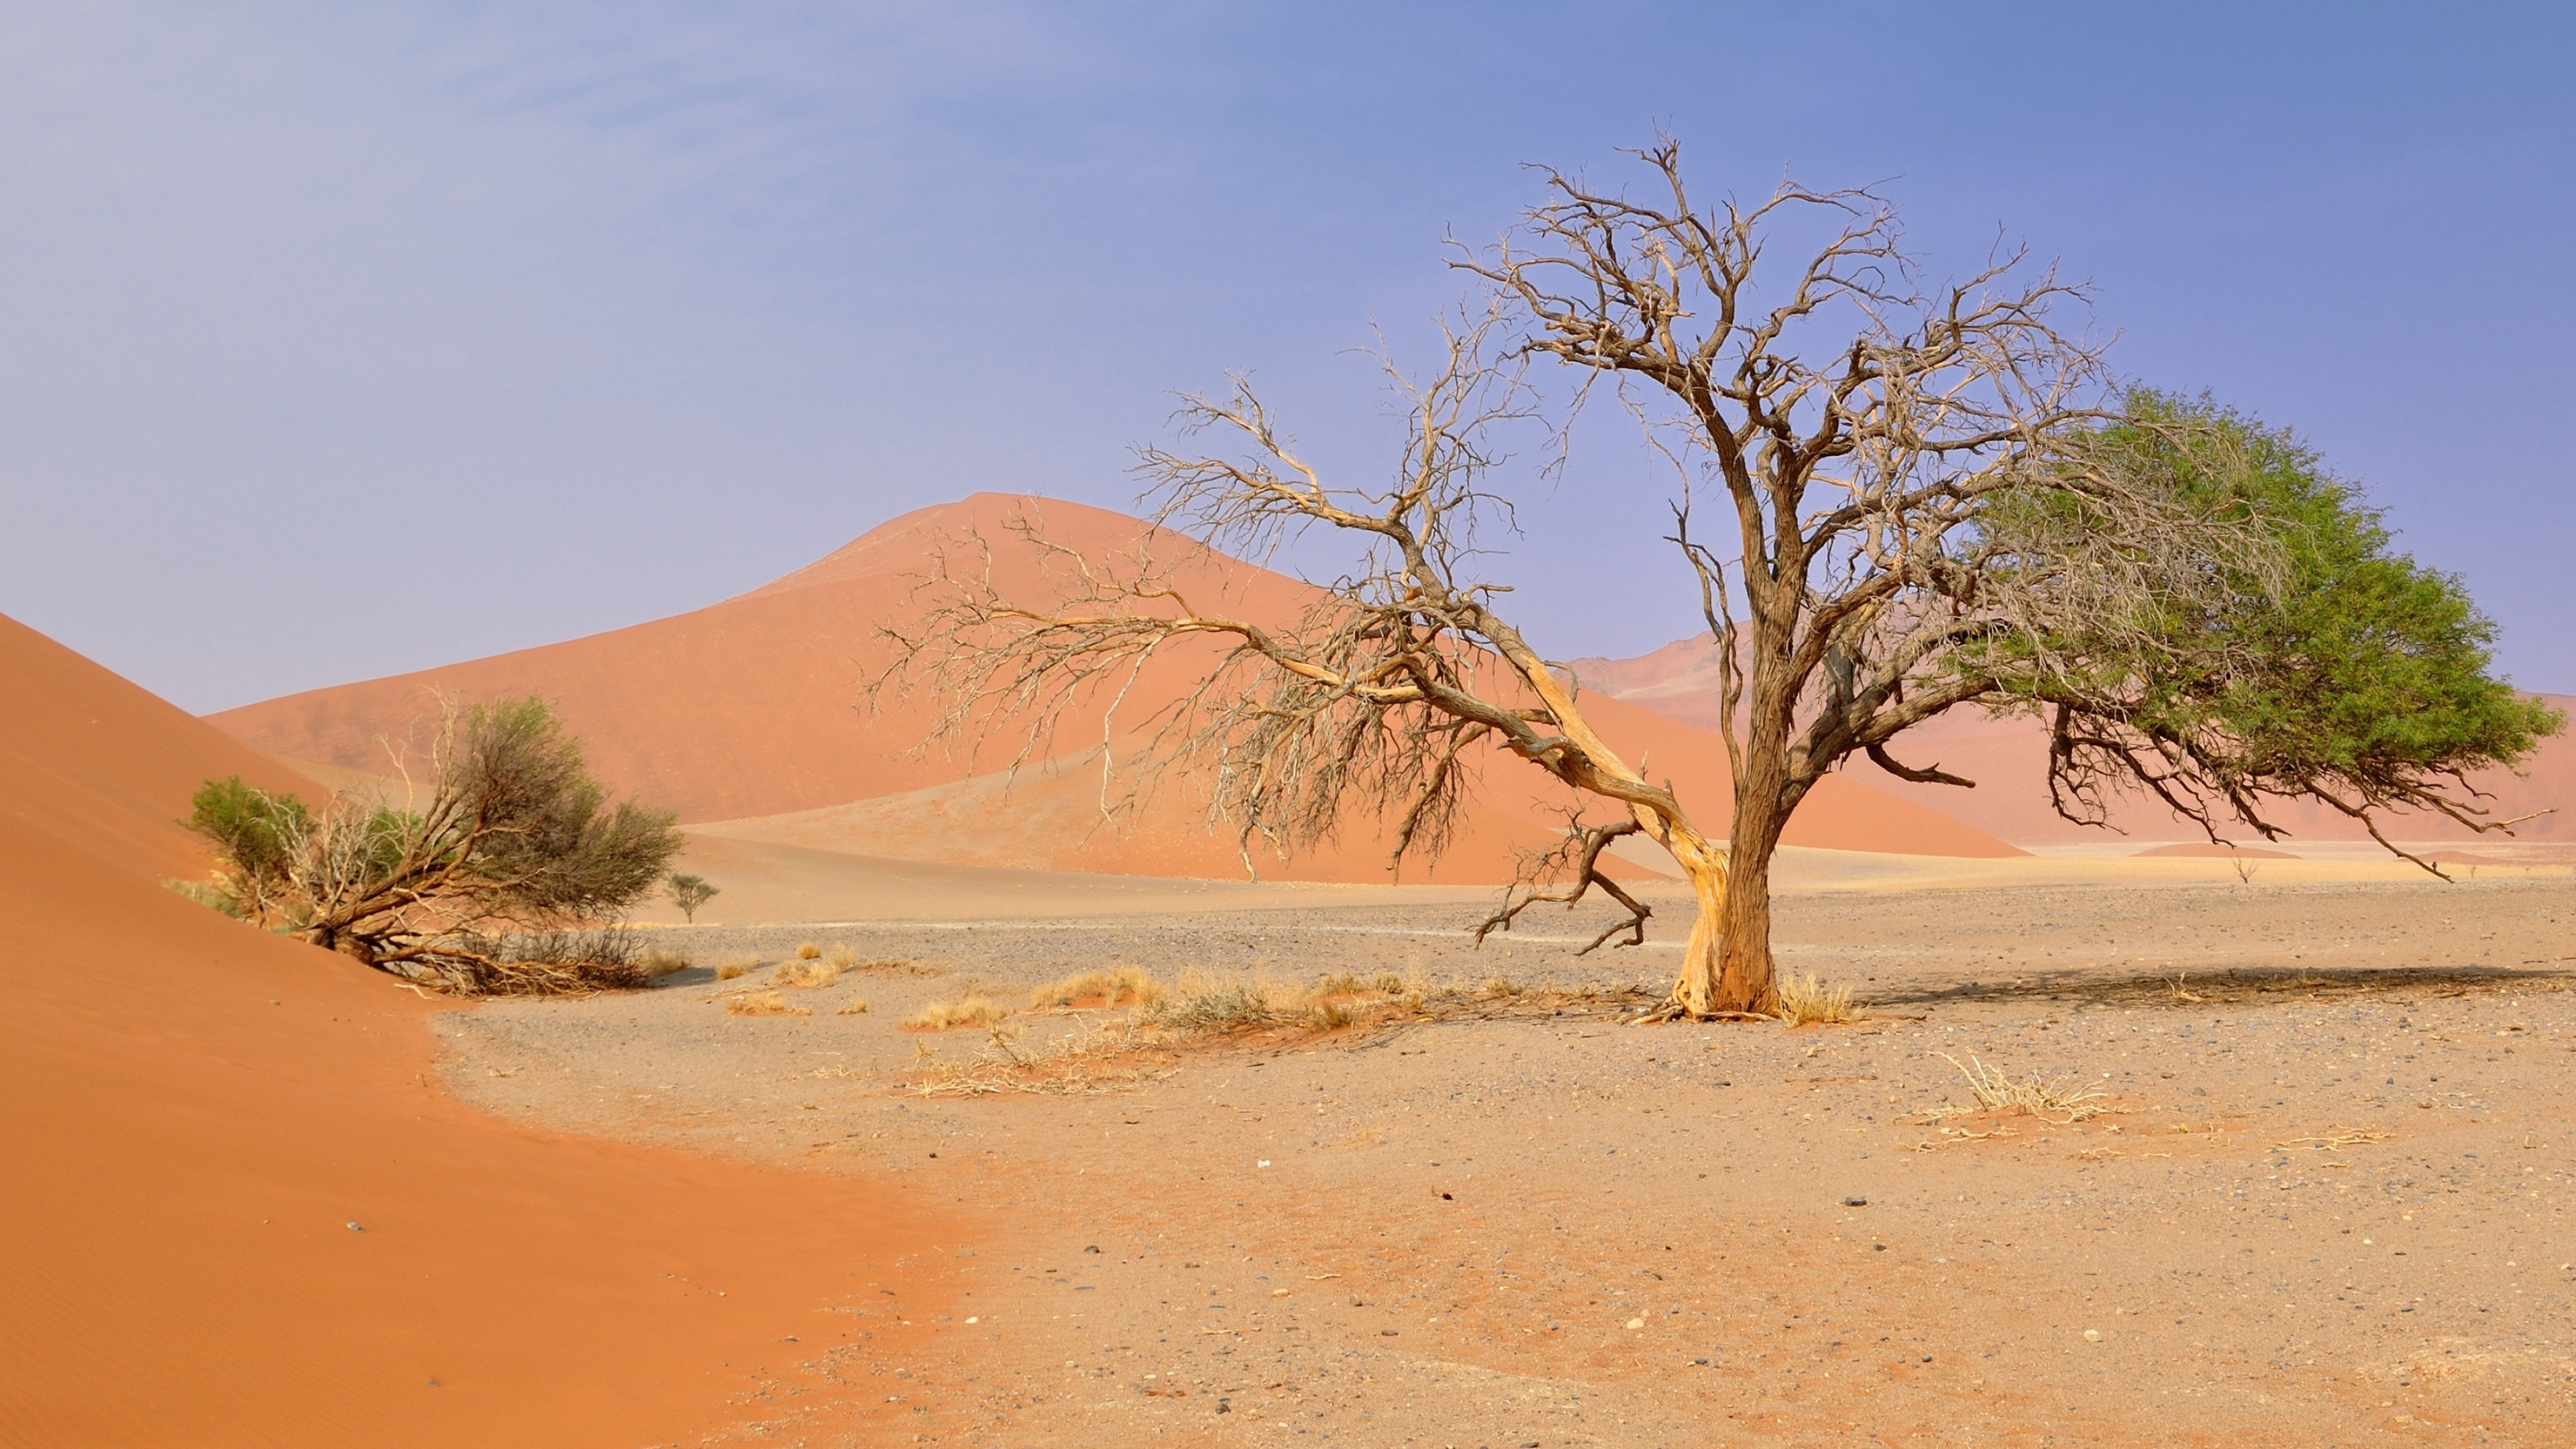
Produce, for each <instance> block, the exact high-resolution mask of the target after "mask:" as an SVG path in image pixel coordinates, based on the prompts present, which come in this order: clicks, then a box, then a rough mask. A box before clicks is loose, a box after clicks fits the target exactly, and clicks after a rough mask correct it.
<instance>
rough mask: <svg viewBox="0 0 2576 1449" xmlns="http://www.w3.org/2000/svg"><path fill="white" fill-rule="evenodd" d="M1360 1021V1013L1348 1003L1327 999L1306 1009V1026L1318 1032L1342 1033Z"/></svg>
mask: <svg viewBox="0 0 2576 1449" xmlns="http://www.w3.org/2000/svg"><path fill="white" fill-rule="evenodd" d="M1357 1020H1359V1013H1358V1012H1356V1011H1353V1010H1352V1009H1351V1006H1350V1003H1348V1002H1346V1001H1335V1000H1332V999H1331V998H1329V997H1328V998H1326V999H1324V1000H1322V1001H1318V1002H1316V1003H1315V1004H1314V1005H1312V1006H1309V1007H1307V1008H1306V1025H1307V1026H1309V1027H1311V1028H1313V1029H1314V1030H1316V1031H1340V1030H1341V1029H1342V1028H1343V1027H1346V1026H1348V1025H1350V1024H1351V1023H1352V1022H1354V1021H1357Z"/></svg>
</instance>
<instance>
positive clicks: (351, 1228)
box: [349, 1223, 366, 1233]
mask: <svg viewBox="0 0 2576 1449" xmlns="http://www.w3.org/2000/svg"><path fill="white" fill-rule="evenodd" d="M349 1231H350V1232H353V1233H363V1232H365V1231H366V1229H365V1228H362V1227H359V1226H358V1225H357V1224H356V1223H351V1224H349Z"/></svg>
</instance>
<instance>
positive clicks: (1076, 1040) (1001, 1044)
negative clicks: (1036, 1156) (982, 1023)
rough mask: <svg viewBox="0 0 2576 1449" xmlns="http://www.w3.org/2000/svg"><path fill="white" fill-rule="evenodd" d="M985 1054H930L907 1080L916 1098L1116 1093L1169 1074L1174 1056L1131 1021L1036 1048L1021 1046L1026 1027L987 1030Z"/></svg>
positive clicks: (924, 1051)
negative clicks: (961, 1058) (952, 1057)
mask: <svg viewBox="0 0 2576 1449" xmlns="http://www.w3.org/2000/svg"><path fill="white" fill-rule="evenodd" d="M987 1032H988V1036H987V1041H986V1049H985V1054H984V1055H983V1056H981V1057H979V1058H977V1059H976V1060H974V1061H971V1062H943V1061H939V1060H938V1059H936V1058H935V1057H932V1056H930V1055H929V1054H928V1051H927V1048H928V1045H929V1044H928V1043H926V1042H925V1043H921V1046H922V1047H923V1049H924V1050H923V1051H922V1053H921V1054H920V1060H919V1062H918V1065H919V1066H920V1068H921V1072H922V1075H921V1076H920V1077H919V1078H918V1079H916V1080H915V1081H913V1082H911V1083H909V1084H908V1087H909V1089H910V1090H911V1091H912V1092H913V1093H914V1094H915V1095H917V1096H923V1097H969V1096H983V1095H988V1094H993V1093H1002V1092H1014V1093H1016V1092H1056V1093H1066V1094H1085V1093H1093V1092H1114V1091H1122V1090H1127V1089H1131V1088H1134V1087H1139V1086H1142V1085H1144V1084H1145V1083H1146V1082H1149V1081H1153V1080H1156V1079H1158V1078H1162V1077H1168V1076H1171V1075H1172V1074H1173V1071H1174V1070H1175V1068H1174V1066H1173V1061H1174V1059H1173V1057H1172V1055H1171V1053H1169V1052H1168V1051H1163V1050H1161V1049H1159V1046H1158V1044H1157V1043H1156V1041H1155V1039H1154V1037H1153V1035H1152V1033H1151V1032H1149V1031H1145V1030H1142V1029H1140V1028H1139V1027H1138V1026H1137V1025H1136V1024H1135V1023H1134V1022H1132V1021H1119V1022H1110V1023H1107V1024H1105V1025H1103V1026H1101V1027H1099V1028H1097V1029H1096V1030H1092V1031H1088V1032H1076V1033H1072V1034H1069V1035H1066V1036H1063V1037H1059V1038H1056V1039H1054V1040H1051V1041H1049V1042H1048V1043H1046V1044H1045V1045H1044V1046H1042V1047H1039V1048H1038V1049H1036V1050H1034V1051H1030V1050H1026V1049H1024V1048H1022V1047H1021V1046H1020V1044H1019V1043H1020V1041H1021V1037H1022V1029H1021V1028H1020V1027H1018V1026H1000V1025H994V1026H991V1027H988V1028H987Z"/></svg>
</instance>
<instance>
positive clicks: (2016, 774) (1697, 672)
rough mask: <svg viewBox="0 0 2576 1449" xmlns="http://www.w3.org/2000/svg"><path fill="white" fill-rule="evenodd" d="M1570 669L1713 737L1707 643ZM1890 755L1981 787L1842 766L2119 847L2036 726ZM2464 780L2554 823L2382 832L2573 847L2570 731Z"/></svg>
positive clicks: (1981, 814) (2173, 831)
mask: <svg viewBox="0 0 2576 1449" xmlns="http://www.w3.org/2000/svg"><path fill="white" fill-rule="evenodd" d="M1575 667H1576V669H1577V670H1578V671H1579V672H1580V674H1581V677H1582V680H1583V683H1584V685H1585V687H1587V688H1590V689H1598V690H1601V691H1602V692H1604V693H1607V694H1610V695H1614V696H1616V697H1618V698H1620V699H1622V700H1624V701H1626V702H1628V703H1629V704H1632V705H1638V706H1642V707H1644V708H1646V709H1651V710H1653V711H1655V712H1656V713H1658V714H1661V715H1664V716H1666V717H1668V718H1671V719H1674V720H1678V721H1681V722H1683V723H1685V724H1690V725H1695V726H1697V727H1699V728H1701V729H1704V730H1714V729H1715V728H1716V727H1717V719H1718V707H1717V700H1718V674H1717V645H1716V642H1715V641H1714V640H1712V639H1710V638H1709V637H1708V636H1707V635H1705V634H1702V635H1699V636H1698V637H1696V638H1691V639H1677V640H1675V641H1674V642H1672V643H1670V644H1667V645H1665V646H1664V647H1662V648H1661V649H1657V650H1655V651H1654V652H1653V653H1651V654H1641V655H1639V656H1638V657H1636V658H1634V659H1579V660H1576V661H1575ZM2540 698H2542V699H2545V700H2547V701H2549V703H2550V704H2552V705H2554V706H2556V707H2557V708H2559V709H2561V710H2565V711H2567V712H2568V713H2569V715H2570V716H2571V717H2576V697H2570V696H2567V695H2556V694H2545V695H2541V696H2540ZM1889 752H1890V753H1892V754H1893V755H1895V756H1896V758H1897V759H1898V760H1900V761H1902V762H1904V763H1905V764H1908V765H1912V766H1915V767H1917V768H1923V767H1927V766H1930V765H1934V764H1938V765H1939V766H1940V767H1941V768H1943V769H1945V770H1948V771H1950V772H1951V773H1953V774H1958V775H1964V776H1966V777H1967V778H1969V779H1971V780H1974V781H1976V782H1977V788H1976V789H1974V790H1961V789H1958V788H1956V787H1954V786H1948V785H1917V784H1913V783H1910V782H1908V781H1904V780H1899V779H1897V778H1896V777H1895V776H1893V775H1889V774H1887V773H1886V772H1884V771H1882V770H1879V769H1878V768H1877V767H1876V766H1873V765H1870V764H1867V763H1866V762H1862V763H1856V764H1854V765H1852V766H1850V767H1849V768H1850V769H1851V770H1852V771H1853V775H1854V778H1855V780H1856V781H1867V782H1868V783H1869V784H1870V785H1872V786H1874V787H1876V788H1878V789H1880V790H1884V791H1886V792H1887V793H1888V794H1890V795H1893V796H1896V797H1897V798H1899V799H1903V800H1906V801H1909V802H1911V803H1914V804H1917V805H1921V806H1924V807H1926V808H1929V809H1933V810H1938V811H1940V812H1942V813H1943V814H1946V815H1950V816H1955V817H1956V818H1958V819H1959V820H1962V821H1964V822H1966V823H1968V824H1969V825H1972V826H1974V827H1975V828H1977V829H1978V830H1981V831H1984V832H1986V833H1988V834H1990V835H1994V836H1997V837H1999V838H2001V839H2004V840H2009V841H2013V842H2015V843H2016V844H2022V845H2040V844H2049V843H2061V842H2075V841H2086V842H2092V843H2097V844H2105V845H2112V844H2117V843H2118V842H2119V840H2120V837H2119V836H2117V835H2114V834H2111V833H2110V832H2108V831H2105V830H2103V829H2100V828H2098V827H2093V826H2084V825H2077V824H2075V823H2073V822H2071V821H2069V820H2066V819H2065V818H2063V817H2061V816H2060V815H2058V813H2057V812H2056V811H2055V810H2053V809H2051V808H2049V803H2048V741H2047V735H2046V732H2045V730H2044V728H2043V727H2042V726H2041V725H2040V724H2039V723H2038V722H2037V721H2035V720H2031V719H2027V718H2023V717H2020V716H2012V717H2008V718H2004V719H1993V718H1989V717H1988V716H1986V715H1985V714H1984V713H1982V712H1980V711H1975V710H1967V711H1960V710H1953V711H1952V712H1951V713H1949V714H1947V715H1944V716H1941V717H1939V718H1937V719H1934V720H1931V721H1928V722H1926V723H1925V724H1923V725H1920V726H1918V727H1916V728H1915V729H1912V730H1909V731H1907V732H1906V734H1905V735H1904V736H1903V737H1902V738H1900V739H1898V740H1897V741H1896V742H1895V743H1894V744H1892V745H1890V746H1889ZM2471 779H2472V783H2473V784H2475V785H2476V786H2477V788H2479V789H2481V790H2485V791H2488V792H2491V793H2492V794H2493V795H2494V796H2495V800H2494V802H2493V804H2492V807H2491V808H2492V809H2493V810H2494V812H2495V814H2496V817H2497V818H2499V819H2511V818H2513V817H2515V816H2520V815H2528V814H2531V813H2533V812H2535V811H2544V810H2551V809H2553V808H2555V810H2556V813H2555V814H2546V815H2540V816H2539V817H2538V818H2536V819H2533V820H2530V821H2527V822H2526V823H2524V824H2522V825H2519V826H2517V827H2515V833H2514V835H2513V836H2511V837H2506V836H2501V835H2495V834H2488V835H2484V836H2477V835H2475V834H2473V833H2472V832H2471V831H2468V830H2466V829H2464V828H2462V827H2460V826H2457V825H2454V824H2452V823H2450V822H2449V821H2447V820H2444V819H2442V818H2441V817H2439V816H2428V815H2394V816H2390V817H2388V824H2387V826H2386V827H2385V828H2386V829H2388V831H2389V833H2390V834H2391V835H2392V837H2394V838H2396V839H2399V840H2469V839H2479V840H2481V841H2483V842H2486V843H2501V842H2504V841H2506V840H2508V839H2515V840H2522V841H2527V842H2560V841H2576V731H2571V732H2569V733H2565V734H2561V735H2559V736H2558V737H2557V738H2556V739H2553V740H2549V741H2547V742H2545V743H2544V744H2542V745H2541V747H2540V749H2539V751H2538V752H2537V753H2536V754H2534V756H2533V757H2532V759H2531V760H2530V762H2529V765H2528V768H2527V770H2526V771H2525V773H2524V774H2523V775H2522V776H2520V777H2517V776H2515V775H2512V774H2510V773H2508V772H2505V771H2501V770H2490V771H2487V772H2486V773H2484V774H2481V775H2477V776H2473V777H2471ZM2268 813H2269V815H2270V818H2271V819H2272V820H2273V821H2274V822H2275V823H2277V824H2279V825H2280V826H2281V827H2282V828H2283V829H2285V830H2287V831H2288V832H2289V833H2290V839H2289V840H2288V841H2286V842H2282V843H2283V844H2287V845H2290V846H2292V847H2293V848H2295V846H2296V844H2297V842H2299V841H2301V840H2339V841H2359V840H2368V839H2369V838H2370V833H2369V832H2368V831H2367V830H2365V829H2363V828H2362V826H2361V825H2360V824H2359V822H2357V821H2354V820H2352V819H2351V818H2349V817H2347V816H2345V815H2343V814H2340V813H2339V812H2337V811H2335V810H2333V809H2330V808H2328V807H2327V806H2324V805H2317V804H2306V803H2296V802H2274V803H2273V808H2271V809H2270V811H2269V812H2268ZM2113 823H2114V824H2116V825H2118V826H2119V827H2121V828H2122V829H2124V830H2126V831H2127V832H2129V833H2130V834H2131V835H2134V836H2141V837H2144V838H2145V839H2147V840H2154V839H2157V838H2159V837H2161V838H2164V839H2168V840H2170V839H2172V838H2174V837H2175V836H2177V835H2188V836H2197V835H2198V834H2199V833H2200V832H2199V827H2197V826H2193V825H2189V824H2186V823H2183V822H2180V821H2177V820H2175V819H2173V818H2171V816H2170V814H2169V812H2167V811H2166V810H2165V809H2164V808H2162V807H2161V806H2159V805H2156V804H2154V803H2153V802H2150V801H2147V800H2144V799H2139V800H2136V801H2133V802H2131V803H2130V804H2129V805H2127V806H2126V807H2124V808H2123V809H2121V810H2120V811H2119V812H2118V813H2117V814H2116V815H2115V816H2114V817H2113Z"/></svg>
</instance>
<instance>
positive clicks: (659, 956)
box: [635, 949, 689, 976]
mask: <svg viewBox="0 0 2576 1449" xmlns="http://www.w3.org/2000/svg"><path fill="white" fill-rule="evenodd" d="M635 967H636V969H637V970H639V971H641V972H643V973H644V974H645V975H647V976H677V975H678V974H680V973H681V972H683V971H686V970H688V969H689V953H688V952H686V951H664V950H659V949H656V950H651V951H647V952H645V953H644V956H643V959H642V960H639V961H637V962H636V963H635Z"/></svg>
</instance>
